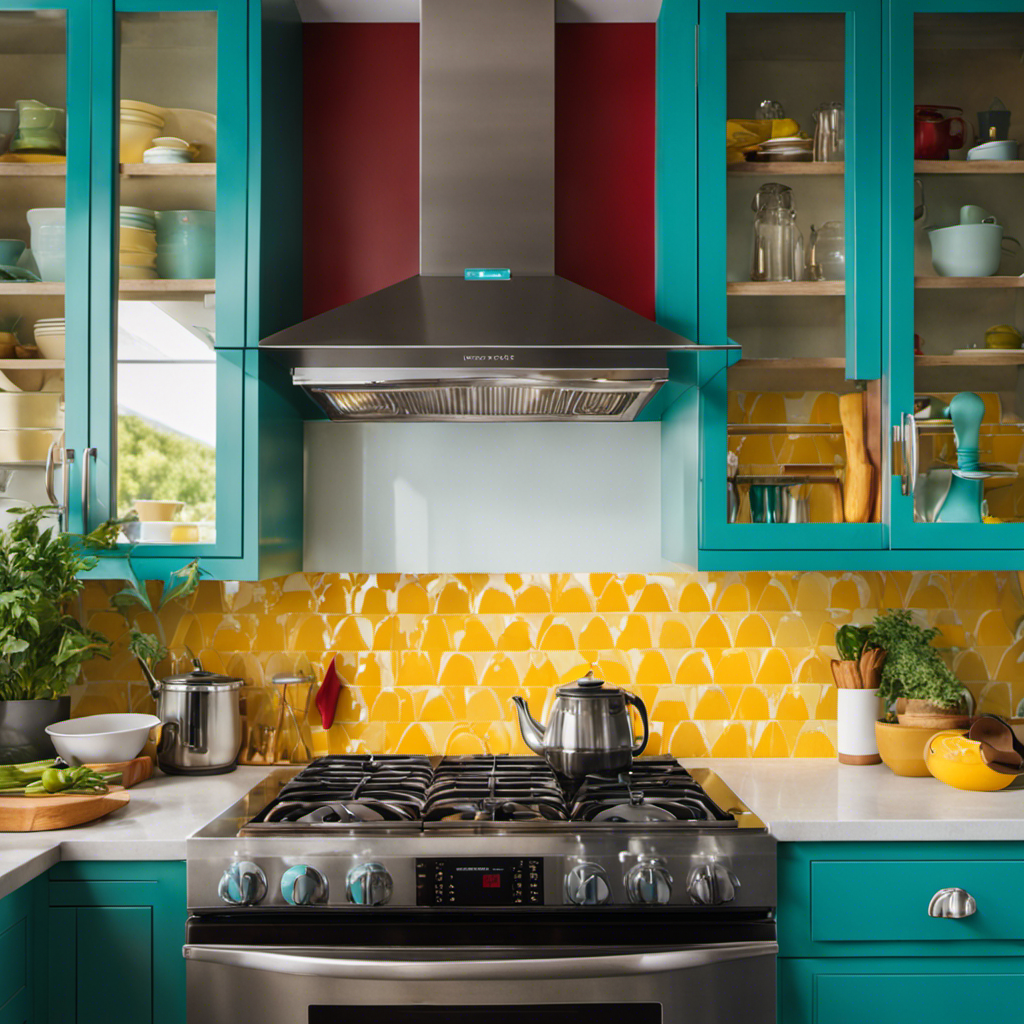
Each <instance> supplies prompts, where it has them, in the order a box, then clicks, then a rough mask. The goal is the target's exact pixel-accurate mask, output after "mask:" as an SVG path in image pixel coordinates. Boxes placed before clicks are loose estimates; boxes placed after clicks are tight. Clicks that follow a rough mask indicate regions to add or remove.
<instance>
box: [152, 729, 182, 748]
mask: <svg viewBox="0 0 1024 1024" xmlns="http://www.w3.org/2000/svg"><path fill="white" fill-rule="evenodd" d="M156 728H157V729H159V730H160V731H159V733H158V734H157V741H156V752H157V754H158V755H159V754H162V753H164V752H165V751H167V750H170V749H171V747H173V746H174V745H175V743H177V742H178V735H179V728H178V723H177V722H161V723H160V725H158V726H156ZM150 735H152V733H150Z"/></svg>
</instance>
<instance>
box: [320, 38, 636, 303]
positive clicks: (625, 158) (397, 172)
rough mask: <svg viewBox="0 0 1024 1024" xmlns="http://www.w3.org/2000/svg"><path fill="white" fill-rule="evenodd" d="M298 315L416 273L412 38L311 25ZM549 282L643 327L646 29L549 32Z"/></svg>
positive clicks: (415, 47)
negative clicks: (588, 294)
mask: <svg viewBox="0 0 1024 1024" xmlns="http://www.w3.org/2000/svg"><path fill="white" fill-rule="evenodd" d="M304 31H305V37H304V56H305V72H304V89H305V115H304V116H305V127H304V135H305V145H304V153H303V157H304V166H305V174H304V183H303V185H304V200H303V201H304V206H305V224H304V228H305V239H304V269H305V313H306V315H307V316H313V315H315V314H317V313H321V312H323V311H324V310H326V309H331V308H332V307H334V306H338V305H341V304H342V303H344V302H350V301H351V300H352V299H355V298H359V297H360V296H361V295H365V294H367V293H368V292H371V291H375V290H376V289H378V288H383V287H385V286H387V285H389V284H393V283H394V282H396V281H400V280H402V279H403V278H406V277H409V276H411V275H412V274H415V273H416V272H417V270H418V269H419V267H418V260H419V253H418V248H419V238H418V234H419V221H418V218H419V183H418V163H419V114H418V102H419V80H418V76H419V27H418V26H417V25H410V24H309V25H306V26H305V30H304ZM556 55H557V67H556V93H555V104H556V141H555V167H556V174H555V262H556V269H557V272H558V273H559V274H562V275H563V276H565V277H567V278H569V279H570V280H572V281H576V282H578V283H579V284H582V285H586V286H587V287H588V288H593V289H594V290H595V291H598V292H601V293H602V294H603V295H606V296H608V297H609V298H611V299H615V300H616V301H617V302H621V303H623V304H624V305H626V306H629V307H631V308H632V309H635V310H636V311H637V312H638V313H642V314H644V315H645V316H649V317H653V316H654V62H655V30H654V26H653V25H647V24H631V25H559V26H558V28H557V32H556Z"/></svg>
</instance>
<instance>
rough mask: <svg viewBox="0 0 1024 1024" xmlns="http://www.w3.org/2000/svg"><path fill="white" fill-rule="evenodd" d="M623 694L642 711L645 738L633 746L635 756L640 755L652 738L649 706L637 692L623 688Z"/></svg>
mask: <svg viewBox="0 0 1024 1024" xmlns="http://www.w3.org/2000/svg"><path fill="white" fill-rule="evenodd" d="M622 695H623V696H624V697H625V698H626V703H627V704H632V705H633V707H635V708H636V709H637V711H638V712H639V713H640V721H641V722H642V723H643V727H644V738H643V739H642V740H641V741H640V742H639V743H638V744H637V745H636V746H635V747H634V748H633V756H634V757H639V756H640V755H641V754H642V753H643V752H644V748H645V747H646V746H647V740H648V739H649V738H650V734H651V733H650V727H649V725H648V724H647V708H645V707H644V702H643V701H642V700H641V699H640V698H639V697H637V696H636V694H633V693H630V692H629V691H628V690H623V691H622Z"/></svg>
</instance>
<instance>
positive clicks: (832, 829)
mask: <svg viewBox="0 0 1024 1024" xmlns="http://www.w3.org/2000/svg"><path fill="white" fill-rule="evenodd" d="M684 763H685V764H686V765H687V766H688V767H693V768H698V767H705V768H711V769H712V770H713V771H715V772H717V773H718V774H719V775H720V776H721V778H722V780H723V781H724V782H725V784H726V785H727V786H729V787H730V788H731V789H732V790H733V792H734V793H736V795H737V796H738V797H739V798H740V799H741V800H742V801H743V802H744V803H745V804H746V805H747V806H748V807H750V809H751V810H752V811H754V813H755V814H757V815H758V817H760V818H761V820H762V821H764V822H765V823H766V824H767V825H768V827H769V828H770V829H771V831H772V834H773V835H774V836H775V837H776V838H777V839H779V840H780V841H781V842H813V841H821V842H842V841H856V840H860V841H864V840H867V841H889V842H901V841H907V842H914V841H933V840H954V841H958V840H1004V841H1015V842H1024V782H1020V781H1019V782H1015V783H1014V784H1013V786H1012V787H1011V788H1010V789H1006V790H1003V791H1002V792H999V793H964V792H961V791H959V790H955V789H951V788H950V787H949V786H946V785H944V784H943V783H941V782H938V781H937V780H935V779H931V778H927V779H908V778H901V777H900V776H897V775H893V774H892V772H890V771H889V769H888V768H886V767H885V766H884V765H874V766H870V767H852V766H847V765H841V764H838V763H837V762H835V761H824V760H821V761H819V760H799V759H788V758H780V759H767V758H750V759H746V758H744V759H739V758H719V759H714V758H703V759H695V760H690V759H685V760H684ZM270 770H271V769H268V768H239V769H238V770H237V771H234V772H231V773H230V774H228V775H208V776H169V775H163V774H161V773H160V772H157V773H156V775H155V776H154V777H153V778H152V779H150V780H148V781H147V782H144V783H142V784H141V785H139V786H135V787H133V788H132V790H131V801H130V802H129V804H128V805H127V807H125V808H124V809H123V810H118V811H115V812H114V813H113V814H110V815H108V816H107V817H106V818H102V819H100V820H99V821H95V822H91V823H90V824H87V825H79V826H78V827H77V828H71V829H63V830H61V831H59V832H35V833H33V832H21V833H2V834H0V898H2V897H4V896H6V895H7V894H8V893H10V892H13V891H14V890H15V889H17V888H18V887H19V886H22V885H24V884H25V883H26V882H29V881H31V880H32V879H33V878H35V877H36V876H37V875H40V874H42V873H43V872H44V871H46V870H48V869H49V868H51V867H52V866H53V865H54V864H56V863H58V861H61V860H184V858H185V840H186V839H187V838H188V837H189V836H191V835H192V834H193V833H195V832H197V831H198V830H199V829H201V828H202V827H203V826H204V825H206V824H208V823H209V822H210V821H212V820H213V819H214V818H215V817H216V816H217V815H218V814H220V813H221V811H223V810H225V809H226V808H228V807H230V806H231V804H233V803H234V802H235V801H236V800H238V799H239V798H240V797H242V796H243V795H244V794H245V793H247V792H248V791H249V790H250V789H251V788H252V787H253V786H255V785H256V783H257V782H259V781H260V780H261V779H262V778H263V777H264V776H265V775H266V774H267V773H268V771H270Z"/></svg>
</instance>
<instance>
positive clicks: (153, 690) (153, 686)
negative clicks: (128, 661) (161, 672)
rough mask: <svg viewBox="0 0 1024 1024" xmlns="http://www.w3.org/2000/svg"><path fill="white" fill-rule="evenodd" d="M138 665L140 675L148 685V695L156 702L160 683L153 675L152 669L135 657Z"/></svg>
mask: <svg viewBox="0 0 1024 1024" xmlns="http://www.w3.org/2000/svg"><path fill="white" fill-rule="evenodd" d="M135 660H136V661H137V662H138V663H139V668H141V669H142V674H143V675H144V676H145V677H146V682H147V683H149V695H150V696H151V697H152V698H153V700H156V699H157V698H158V697H159V696H160V681H159V680H158V679H157V677H156V676H155V675H153V671H152V669H151V668H150V667H149V666H148V665H147V664H146V663H145V662H144V661H143V660H142V658H139V657H136V659H135Z"/></svg>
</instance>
